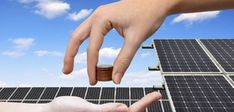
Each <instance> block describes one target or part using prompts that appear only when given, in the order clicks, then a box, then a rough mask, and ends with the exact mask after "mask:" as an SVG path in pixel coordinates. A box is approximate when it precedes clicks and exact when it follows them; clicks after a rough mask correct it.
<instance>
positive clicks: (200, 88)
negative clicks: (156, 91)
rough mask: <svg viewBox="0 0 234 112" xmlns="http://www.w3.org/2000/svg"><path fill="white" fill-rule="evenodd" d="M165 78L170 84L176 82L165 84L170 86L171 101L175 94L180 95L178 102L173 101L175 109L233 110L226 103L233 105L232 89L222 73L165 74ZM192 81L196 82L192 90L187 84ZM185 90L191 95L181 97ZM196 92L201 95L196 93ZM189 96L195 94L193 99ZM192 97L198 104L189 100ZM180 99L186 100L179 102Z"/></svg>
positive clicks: (233, 91)
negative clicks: (216, 74)
mask: <svg viewBox="0 0 234 112" xmlns="http://www.w3.org/2000/svg"><path fill="white" fill-rule="evenodd" d="M181 77H182V78H181ZM166 79H167V82H170V83H171V84H172V85H173V84H176V86H170V84H167V85H168V86H169V88H170V91H171V92H172V93H170V94H171V96H172V97H173V98H172V99H173V101H174V100H176V99H175V98H176V97H175V96H177V97H182V98H181V99H182V100H179V102H178V101H175V102H173V103H174V104H175V107H176V108H177V110H179V111H181V112H190V111H192V110H193V111H195V110H197V111H201V112H207V111H208V112H209V111H226V112H232V111H233V110H234V107H230V106H227V105H234V97H233V95H234V89H233V87H232V86H231V85H230V84H228V82H227V80H226V79H225V77H224V75H220V76H205V75H203V76H166ZM208 79H209V80H208ZM192 82H195V83H194V84H196V85H197V86H195V87H192V88H193V90H188V89H189V87H190V86H191V85H189V84H192ZM177 83H179V84H177ZM186 84H187V85H186ZM204 84H206V85H207V86H205V85H204ZM177 87H178V88H177ZM181 87H184V88H181ZM173 88H177V89H175V90H173ZM196 88H197V89H196ZM180 89H181V90H180ZM194 89H196V90H194ZM187 90H188V92H191V93H190V94H191V95H189V96H190V97H189V96H184V97H183V94H184V95H186V94H188V93H187ZM177 91H179V92H177ZM182 92H183V93H182ZM175 93H176V94H175ZM198 93H199V94H201V95H198ZM191 96H193V97H194V96H195V99H194V98H191ZM203 96H204V97H203ZM226 96H228V97H226ZM184 98H185V99H184ZM187 98H190V99H187ZM197 98H198V99H197ZM201 98H202V99H201ZM192 99H193V100H195V102H196V101H198V102H197V103H198V106H196V105H194V103H193V102H194V101H193V102H191V101H192ZM181 101H186V102H183V103H180V102H181ZM201 101H202V102H201ZM178 104H180V105H181V104H183V106H181V107H180V106H179V105H178ZM187 104H188V105H187ZM194 106H195V107H194ZM199 106H201V108H197V107H199ZM185 107H188V108H185Z"/></svg>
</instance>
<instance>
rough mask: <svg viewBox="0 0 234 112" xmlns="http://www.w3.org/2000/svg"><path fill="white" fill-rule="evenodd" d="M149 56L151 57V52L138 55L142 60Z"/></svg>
mask: <svg viewBox="0 0 234 112" xmlns="http://www.w3.org/2000/svg"><path fill="white" fill-rule="evenodd" d="M150 55H151V52H143V53H141V54H140V56H141V57H142V58H145V57H148V56H150Z"/></svg>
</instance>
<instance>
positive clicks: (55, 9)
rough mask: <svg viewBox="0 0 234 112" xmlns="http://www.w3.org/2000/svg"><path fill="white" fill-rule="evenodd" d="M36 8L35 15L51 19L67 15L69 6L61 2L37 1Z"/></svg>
mask: <svg viewBox="0 0 234 112" xmlns="http://www.w3.org/2000/svg"><path fill="white" fill-rule="evenodd" d="M36 8H37V9H36V10H35V13H36V14H39V15H41V16H44V17H46V18H48V19H53V18H56V17H59V16H61V15H63V14H65V13H67V11H68V10H70V5H69V4H68V3H66V2H63V1H61V0H38V1H37V5H36Z"/></svg>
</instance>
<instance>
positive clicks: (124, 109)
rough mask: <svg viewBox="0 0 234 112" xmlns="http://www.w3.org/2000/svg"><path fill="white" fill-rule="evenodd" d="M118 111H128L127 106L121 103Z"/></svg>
mask: <svg viewBox="0 0 234 112" xmlns="http://www.w3.org/2000/svg"><path fill="white" fill-rule="evenodd" d="M116 111H117V112H126V107H125V106H124V105H120V106H119V107H117V109H116Z"/></svg>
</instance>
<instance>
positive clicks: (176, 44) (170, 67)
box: [167, 41, 181, 71]
mask: <svg viewBox="0 0 234 112" xmlns="http://www.w3.org/2000/svg"><path fill="white" fill-rule="evenodd" d="M167 42H168V41H167ZM168 44H169V43H168ZM176 45H177V44H176ZM177 46H178V45H177ZM169 47H170V50H171V51H172V48H171V46H169ZM172 55H173V57H176V56H175V54H174V52H172ZM176 63H177V65H179V63H178V60H176ZM170 69H172V68H171V67H170ZM179 70H180V71H181V67H180V66H179Z"/></svg>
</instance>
